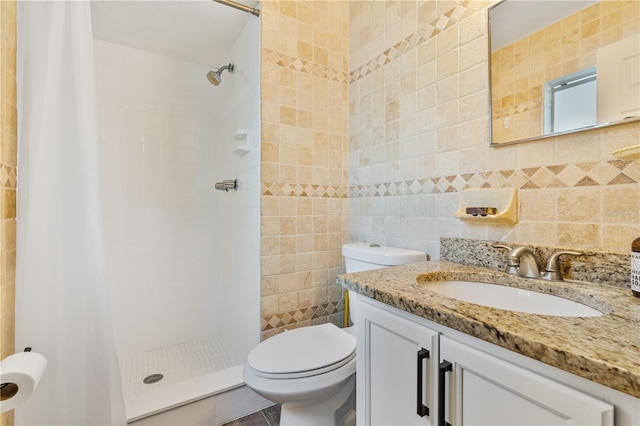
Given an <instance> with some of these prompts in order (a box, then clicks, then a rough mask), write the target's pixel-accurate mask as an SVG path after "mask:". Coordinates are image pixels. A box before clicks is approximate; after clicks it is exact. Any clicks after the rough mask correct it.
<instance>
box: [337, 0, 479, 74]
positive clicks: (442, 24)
mask: <svg viewBox="0 0 640 426" xmlns="http://www.w3.org/2000/svg"><path fill="white" fill-rule="evenodd" d="M471 4H472V1H470V0H464V1H461V2H460V3H459V4H457V5H455V6H454V7H452V8H451V9H449V10H447V11H446V12H445V13H444V14H442V15H440V16H438V17H437V18H436V19H434V20H433V21H431V22H430V23H429V25H427V27H426V28H423V29H421V30H419V31H418V32H416V33H413V34H411V35H410V36H408V37H407V38H405V39H404V40H401V41H399V42H398V43H396V44H394V45H393V46H391V47H390V48H388V49H387V50H385V51H384V52H382V53H380V54H379V55H377V56H376V57H375V58H373V59H371V60H370V61H368V62H367V63H366V64H364V65H361V66H359V67H358V68H356V69H355V70H353V71H351V72H350V73H349V83H353V82H355V81H358V80H360V79H361V78H363V77H366V76H367V75H369V74H371V73H372V72H374V71H375V70H377V69H378V68H380V67H382V66H384V65H386V64H388V63H389V62H391V61H393V60H394V59H396V58H398V57H400V56H402V55H404V54H405V53H407V52H409V51H410V50H412V49H414V48H416V47H417V46H419V45H421V44H422V43H425V42H426V41H428V40H429V39H431V38H433V37H435V36H437V35H438V34H439V33H441V32H442V31H444V30H446V29H447V28H449V27H451V26H452V25H454V24H456V23H458V22H460V21H461V20H462V19H464V18H466V17H467V16H469V15H471V14H472V13H473V12H474V11H475V9H472V8H470V7H469V6H471Z"/></svg>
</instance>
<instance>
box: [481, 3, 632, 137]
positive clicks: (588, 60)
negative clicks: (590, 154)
mask: <svg viewBox="0 0 640 426" xmlns="http://www.w3.org/2000/svg"><path fill="white" fill-rule="evenodd" d="M489 26H490V47H491V58H490V75H491V141H492V144H499V143H507V142H514V141H521V140H531V139H535V138H540V137H545V136H549V135H554V134H558V133H565V132H570V131H575V130H577V129H585V128H592V127H594V126H600V125H603V124H605V123H616V122H619V121H620V120H625V119H629V118H632V119H633V118H637V117H640V1H638V0H620V1H562V0H557V1H552V2H551V1H545V0H540V1H537V0H527V1H521V0H506V1H504V2H502V3H499V4H498V5H496V6H494V7H492V8H491V9H490V10H489Z"/></svg>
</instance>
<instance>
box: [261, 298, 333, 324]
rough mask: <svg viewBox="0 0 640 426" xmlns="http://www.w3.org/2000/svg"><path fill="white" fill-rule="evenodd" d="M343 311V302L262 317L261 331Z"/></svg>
mask: <svg viewBox="0 0 640 426" xmlns="http://www.w3.org/2000/svg"><path fill="white" fill-rule="evenodd" d="M340 310H342V305H341V302H330V303H323V304H322V305H316V306H309V307H307V308H299V309H296V310H294V311H289V312H281V313H278V314H275V315H268V316H264V317H262V324H261V326H260V330H261V331H268V330H272V329H274V328H278V327H284V326H287V325H291V324H295V323H298V322H301V321H308V320H313V319H316V318H320V317H324V316H328V315H332V314H335V313H337V312H340Z"/></svg>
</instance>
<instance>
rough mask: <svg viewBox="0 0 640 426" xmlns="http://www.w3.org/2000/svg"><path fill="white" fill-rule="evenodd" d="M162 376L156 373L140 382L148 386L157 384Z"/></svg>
mask: <svg viewBox="0 0 640 426" xmlns="http://www.w3.org/2000/svg"><path fill="white" fill-rule="evenodd" d="M163 377H164V376H163V375H162V374H160V373H156V374H150V375H148V376H147V377H145V378H144V379H142V381H143V382H144V383H145V384H147V385H150V384H152V383H158V382H159V381H160V380H162V378H163Z"/></svg>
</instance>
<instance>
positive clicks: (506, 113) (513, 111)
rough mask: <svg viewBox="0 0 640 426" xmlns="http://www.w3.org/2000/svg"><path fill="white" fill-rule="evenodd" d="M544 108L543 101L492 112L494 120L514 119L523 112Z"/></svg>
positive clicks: (525, 103) (527, 102)
mask: <svg viewBox="0 0 640 426" xmlns="http://www.w3.org/2000/svg"><path fill="white" fill-rule="evenodd" d="M537 108H542V100H537V101H526V102H523V103H521V104H519V105H515V106H512V107H509V108H502V109H499V110H494V111H492V116H493V119H496V118H505V117H513V116H515V115H518V114H522V113H523V112H528V111H533V110H534V109H537Z"/></svg>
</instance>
